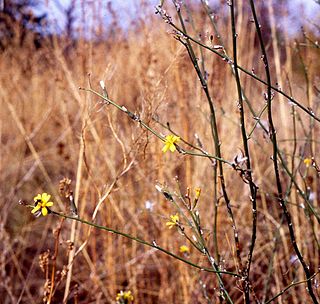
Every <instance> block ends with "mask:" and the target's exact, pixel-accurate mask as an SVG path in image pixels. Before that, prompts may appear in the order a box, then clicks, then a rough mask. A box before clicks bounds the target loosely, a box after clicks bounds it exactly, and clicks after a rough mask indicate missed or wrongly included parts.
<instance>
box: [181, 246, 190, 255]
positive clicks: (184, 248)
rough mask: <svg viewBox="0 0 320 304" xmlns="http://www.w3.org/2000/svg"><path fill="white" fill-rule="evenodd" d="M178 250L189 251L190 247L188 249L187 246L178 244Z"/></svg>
mask: <svg viewBox="0 0 320 304" xmlns="http://www.w3.org/2000/svg"><path fill="white" fill-rule="evenodd" d="M179 251H180V252H181V253H189V252H190V249H189V247H188V246H186V245H182V246H180V248H179Z"/></svg>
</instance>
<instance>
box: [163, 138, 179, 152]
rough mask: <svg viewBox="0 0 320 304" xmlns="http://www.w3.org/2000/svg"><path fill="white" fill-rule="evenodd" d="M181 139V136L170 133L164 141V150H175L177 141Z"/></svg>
mask: <svg viewBox="0 0 320 304" xmlns="http://www.w3.org/2000/svg"><path fill="white" fill-rule="evenodd" d="M179 140H180V137H179V136H175V135H168V136H166V139H165V141H164V143H165V145H164V147H163V148H162V152H164V153H165V152H167V151H168V150H170V151H171V152H174V151H176V150H177V148H176V145H175V144H176V143H178V142H179Z"/></svg>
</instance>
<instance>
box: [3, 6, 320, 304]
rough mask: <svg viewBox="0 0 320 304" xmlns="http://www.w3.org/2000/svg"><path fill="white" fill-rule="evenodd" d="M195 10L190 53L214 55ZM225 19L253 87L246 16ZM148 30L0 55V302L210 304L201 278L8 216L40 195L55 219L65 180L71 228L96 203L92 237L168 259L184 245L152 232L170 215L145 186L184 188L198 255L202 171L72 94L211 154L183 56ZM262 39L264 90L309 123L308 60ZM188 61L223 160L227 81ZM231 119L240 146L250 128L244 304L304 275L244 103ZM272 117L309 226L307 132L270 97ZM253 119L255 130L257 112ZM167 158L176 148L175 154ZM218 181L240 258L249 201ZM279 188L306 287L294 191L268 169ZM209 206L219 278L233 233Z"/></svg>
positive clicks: (309, 233) (260, 137)
mask: <svg viewBox="0 0 320 304" xmlns="http://www.w3.org/2000/svg"><path fill="white" fill-rule="evenodd" d="M168 6H169V4H168ZM223 7H225V5H224V4H223V5H221V7H217V11H216V12H217V17H219V16H220V19H218V20H217V24H218V28H219V29H220V30H221V37H222V38H223V40H224V42H225V46H226V50H227V51H228V53H229V55H230V56H232V41H231V39H232V35H231V28H230V17H229V15H228V13H227V14H226V15H225V17H223V16H224V15H223V14H222V13H221V15H219V9H221V10H222V8H223ZM269 9H270V8H269ZM169 10H170V9H169ZM199 10H201V11H202V10H203V8H201V9H200V8H194V11H193V16H194V18H195V25H196V27H197V28H199V29H201V33H202V39H203V41H204V43H205V44H206V45H220V42H219V41H218V39H217V37H216V36H215V35H214V33H213V30H212V28H211V27H210V23H209V19H208V16H206V15H205V14H203V13H202V15H201V14H200V13H199ZM238 12H239V13H238V15H237V24H236V25H237V32H238V37H239V38H238V60H239V62H238V64H239V65H240V66H243V67H245V68H247V69H248V70H251V69H254V72H255V74H256V75H259V77H261V78H263V79H264V66H263V63H262V61H261V60H260V56H261V52H260V49H259V43H258V42H257V38H256V29H255V27H254V25H253V24H252V23H251V22H250V21H249V20H250V19H251V15H250V12H249V11H247V8H242V7H238ZM145 14H146V13H145ZM174 14H175V13H174V11H172V15H173V16H175V15H174ZM265 14H266V15H264V18H263V19H262V21H261V23H262V30H263V28H264V23H263V22H267V21H268V20H271V19H270V14H272V10H271V11H270V10H269V11H268V12H266V11H265ZM146 15H147V14H146ZM151 15H152V13H150V16H151ZM148 18H149V19H148V20H147V21H146V20H141V21H140V22H139V23H138V22H137V23H136V24H135V27H134V30H128V31H127V32H125V31H121V29H120V26H119V27H117V29H118V31H119V35H117V36H113V37H110V40H108V41H103V40H101V39H99V40H98V39H97V40H94V39H92V40H90V39H87V38H86V37H79V38H78V39H77V40H76V41H75V40H73V41H72V42H70V41H68V39H67V38H62V37H50V39H49V38H48V43H47V45H45V44H42V45H43V46H42V47H41V48H39V49H37V50H36V48H35V46H34V44H33V43H32V41H26V42H25V43H24V44H23V45H22V46H17V45H15V46H14V47H10V46H7V47H6V48H5V49H4V50H3V51H2V53H1V54H0V69H1V73H0V104H1V110H0V138H1V151H0V155H1V157H0V165H1V174H0V183H1V187H0V188H1V189H0V191H1V200H0V206H1V217H0V224H1V229H0V240H1V241H0V248H1V252H2V254H1V258H0V261H1V262H0V267H1V272H0V281H2V283H1V284H0V298H1V299H2V301H3V302H2V303H40V302H41V301H42V299H43V298H44V299H45V300H44V302H45V303H47V302H50V301H51V303H62V301H63V299H64V298H67V299H68V303H114V302H115V297H116V294H117V293H118V292H119V291H120V290H129V289H130V290H131V291H132V293H133V295H134V297H135V303H144V304H147V303H218V302H219V299H220V301H222V299H221V297H219V286H218V282H217V279H216V276H215V274H213V273H208V272H205V271H201V270H199V269H196V268H193V267H191V266H189V265H186V264H184V263H182V262H179V261H177V260H175V259H173V258H171V257H169V256H166V255H165V254H163V253H161V252H158V251H157V250H156V249H154V248H149V247H145V246H143V245H141V244H138V243H136V242H133V241H131V240H128V239H126V238H124V237H120V236H117V235H114V234H112V233H108V232H105V231H102V230H96V229H92V227H90V228H88V226H86V225H82V224H81V223H76V222H72V221H70V220H63V219H59V218H58V217H55V216H47V217H46V218H39V219H34V218H33V216H32V215H31V214H30V212H29V209H26V208H23V207H22V206H19V204H18V202H19V200H21V199H22V200H24V201H26V202H32V200H33V197H34V196H35V195H36V194H37V193H41V192H48V193H50V194H51V195H52V197H53V200H54V202H55V206H54V207H53V208H52V209H53V210H56V211H61V212H65V208H66V207H65V206H67V205H68V200H67V199H66V198H64V197H63V196H61V195H60V194H59V181H60V180H61V179H62V178H64V177H67V178H70V179H71V180H72V183H71V189H72V191H73V194H74V197H75V201H76V204H77V207H78V214H79V216H80V217H81V218H83V219H86V220H91V219H92V217H93V212H94V211H95V208H96V206H97V205H98V204H99V203H100V204H101V205H100V207H99V210H98V212H97V214H96V216H95V218H94V222H95V223H96V224H99V225H103V226H107V227H112V228H113V229H116V230H119V231H123V232H126V233H129V234H131V235H134V236H138V237H139V238H141V239H144V240H146V241H148V242H152V241H153V240H155V241H156V243H157V244H158V245H159V246H161V247H162V248H165V249H168V250H169V251H172V252H175V253H176V254H177V255H181V256H183V255H182V254H181V253H179V247H180V246H181V245H184V244H187V241H186V239H185V237H184V236H183V235H181V234H180V233H178V231H177V230H176V229H168V228H167V227H166V225H165V223H166V222H167V221H168V218H169V216H170V215H171V214H175V213H176V209H175V208H174V206H173V205H172V204H171V203H170V202H169V201H168V200H166V199H165V197H164V196H163V195H162V194H161V193H159V192H158V191H157V190H156V189H155V185H156V184H157V183H161V184H162V185H165V186H166V188H167V189H169V190H168V191H170V192H171V193H179V192H181V193H182V194H183V195H184V194H185V193H186V192H187V188H188V187H189V188H190V193H191V194H192V195H194V189H195V188H196V187H201V196H200V200H199V203H198V210H199V213H200V216H201V223H202V229H203V230H204V237H205V239H206V241H207V245H208V248H209V249H210V250H211V251H212V254H213V255H214V253H215V248H214V240H213V218H214V210H215V209H214V200H213V197H214V196H213V191H214V190H213V189H214V188H213V182H212V181H213V165H212V163H211V162H210V161H209V160H208V159H207V158H203V157H192V156H190V155H183V154H179V153H177V152H175V153H169V152H167V153H165V154H164V153H163V152H162V151H161V149H162V146H163V142H162V141H161V140H159V139H158V138H156V137H155V136H154V135H153V134H152V133H150V132H148V131H147V130H146V129H144V128H142V127H141V126H140V125H139V124H138V123H135V122H133V121H132V120H131V119H129V118H128V117H127V116H126V115H124V114H123V113H121V112H119V111H118V110H117V109H116V108H114V107H112V106H111V105H109V106H107V105H104V104H102V103H101V98H99V97H97V96H96V95H94V94H92V93H90V92H86V91H83V90H79V87H83V88H88V87H90V86H92V88H93V89H94V90H95V91H97V92H100V93H101V88H100V86H99V81H100V80H103V81H104V82H105V84H106V87H107V90H108V96H109V97H110V98H111V99H112V100H113V101H115V102H117V103H118V104H119V105H121V106H122V105H123V106H125V107H126V108H127V109H129V110H130V111H132V112H135V113H138V114H139V115H140V117H141V119H143V120H144V121H145V122H146V123H147V124H148V125H150V126H151V127H152V128H154V129H155V130H157V131H158V132H159V133H161V134H163V135H167V134H169V133H170V132H169V131H168V130H166V128H164V127H163V126H161V125H160V124H159V123H158V122H157V121H159V122H161V123H163V124H166V123H167V122H169V123H170V128H171V129H172V130H174V132H176V133H177V134H179V136H181V137H182V138H183V139H185V140H187V141H188V142H190V143H193V144H194V145H197V140H196V138H195V134H197V135H198V136H199V138H200V140H201V142H202V144H203V147H204V149H205V150H206V151H208V152H209V153H210V154H212V155H214V154H215V150H214V145H213V140H212V136H211V130H210V123H209V107H208V105H207V102H206V98H205V94H204V93H203V90H202V87H201V84H200V82H199V81H198V78H197V75H196V73H195V71H194V68H193V66H192V63H191V62H190V60H189V57H188V54H187V52H186V50H185V48H184V46H183V45H182V44H181V43H179V41H177V40H176V39H174V35H175V34H172V33H171V31H172V28H170V27H169V26H168V25H167V24H165V23H164V22H163V20H162V19H161V18H160V17H159V16H153V17H148ZM283 18H285V16H283ZM174 20H175V21H176V20H177V19H176V18H174ZM306 26H307V25H306ZM268 28H269V29H270V31H271V32H270V37H269V38H268V37H265V39H266V40H267V41H266V42H267V44H266V45H267V52H268V54H270V55H269V64H270V67H271V72H272V80H273V85H276V84H275V83H276V82H278V84H279V85H280V86H281V89H282V90H283V91H285V92H286V93H287V94H288V95H290V96H292V97H293V98H294V99H295V100H297V101H299V102H300V103H301V104H302V105H304V106H305V107H307V108H310V109H313V111H314V113H315V115H316V116H319V111H318V107H319V89H320V87H319V48H315V47H313V46H312V45H311V42H310V41H309V40H308V39H306V36H305V37H304V36H303V35H302V34H300V33H296V34H295V37H292V36H289V35H288V33H287V32H286V30H285V28H284V29H282V30H281V31H280V30H279V29H278V28H275V24H272V22H271V21H270V23H268ZM168 30H169V32H168ZM273 30H274V31H273ZM277 31H278V32H277ZM191 33H193V36H196V35H195V32H192V31H191ZM211 35H213V38H212V40H211V37H210V36H211ZM306 35H307V36H308V37H311V36H312V35H315V34H311V33H309V32H306ZM276 37H280V38H281V40H277V39H276ZM49 40H50V41H49ZM315 40H316V39H314V38H312V41H315ZM194 49H195V50H196V51H197V53H199V58H200V52H199V49H198V46H196V45H194ZM203 52H204V58H205V65H206V70H207V72H208V75H209V76H208V87H209V89H210V93H211V95H212V98H213V101H214V105H215V108H216V116H217V124H218V130H219V135H220V142H221V150H222V156H223V159H225V160H228V161H230V162H233V161H234V159H235V157H236V156H237V155H242V152H241V151H243V146H242V141H241V132H240V131H241V130H240V128H239V109H238V105H237V99H238V95H237V90H236V82H235V80H234V77H233V75H232V73H231V69H230V64H228V63H227V62H226V61H224V60H222V59H221V58H219V57H218V56H216V55H215V54H213V53H212V52H209V51H207V50H203ZM88 74H90V75H88ZM317 77H318V78H317ZM241 81H242V85H243V88H244V90H245V94H246V96H247V98H248V100H250V103H251V105H252V107H253V108H254V110H255V112H256V113H260V112H261V111H262V109H263V107H264V105H265V103H266V100H265V97H264V93H265V92H266V86H265V85H263V84H261V83H258V82H257V81H254V80H253V79H252V78H251V77H249V76H247V75H245V74H243V73H242V74H241ZM245 113H246V128H247V133H248V134H249V133H250V132H251V131H252V133H250V134H251V136H250V140H249V147H250V153H251V162H252V172H253V179H254V182H255V184H256V185H257V186H258V187H259V190H258V195H257V206H258V207H257V208H258V228H257V241H256V245H255V250H254V255H253V262H252V266H251V274H250V282H251V284H252V286H251V287H252V292H251V294H252V299H254V296H256V297H257V298H258V299H260V301H266V300H268V299H271V298H272V297H273V296H275V295H276V294H278V293H279V292H280V291H281V290H282V289H284V288H285V287H286V286H287V285H289V284H291V282H299V281H303V280H305V273H304V272H303V268H302V266H301V264H300V263H299V261H297V260H296V254H295V252H294V250H293V248H292V243H291V241H290V236H289V232H288V227H287V224H286V221H285V220H284V219H283V218H282V214H283V212H282V209H281V208H280V206H279V203H278V201H277V189H276V184H275V177H274V170H273V163H272V160H271V159H270V157H271V155H272V144H271V142H270V138H269V137H268V135H267V134H265V132H264V131H263V129H262V128H261V127H260V126H259V125H257V124H256V121H257V119H256V118H254V117H253V115H252V114H251V113H250V112H249V111H248V107H247V105H245ZM273 115H274V122H275V127H276V130H277V137H278V145H279V149H280V150H281V151H282V152H281V153H282V155H283V158H284V160H285V162H286V164H287V165H288V167H289V168H290V170H292V165H293V166H294V170H293V171H294V174H295V180H296V181H297V183H298V184H299V185H300V187H301V189H303V190H304V191H306V192H308V191H309V192H310V193H312V200H311V203H312V204H313V206H314V207H315V210H316V212H317V213H318V212H319V206H318V195H319V193H318V191H317V189H318V188H319V178H318V172H317V170H316V169H315V168H314V167H313V166H310V167H309V168H306V166H305V164H304V163H303V160H304V159H305V158H311V157H314V165H315V166H317V163H318V161H319V158H318V155H317V151H318V149H319V143H318V141H317V138H318V135H319V133H318V132H319V127H318V126H319V123H318V122H317V121H315V120H313V119H311V118H310V116H309V115H308V114H307V113H305V112H304V111H302V110H300V109H299V108H298V107H296V106H292V104H291V103H289V102H288V100H287V99H286V98H285V97H283V96H282V95H280V94H278V93H275V96H274V99H273ZM293 119H294V120H295V122H294V124H295V125H293ZM261 121H262V123H263V124H265V125H266V126H267V127H268V122H267V115H266V112H264V113H263V114H262V116H261ZM181 147H186V146H185V145H184V144H183V143H181ZM224 169H225V181H226V186H227V189H228V194H229V197H230V200H231V206H232V209H233V213H234V217H235V222H236V224H237V229H238V232H239V238H240V244H241V247H240V250H241V257H242V258H243V260H244V261H245V259H246V256H247V254H248V248H249V245H250V239H251V233H252V231H251V226H252V211H251V209H252V207H251V203H250V198H249V196H250V192H249V188H248V186H247V184H246V183H244V179H243V177H242V176H241V175H239V174H238V173H237V172H236V171H235V170H234V169H233V168H232V167H230V166H228V165H224ZM280 176H281V179H282V184H283V189H284V193H285V194H287V197H288V203H287V207H288V209H289V211H290V213H291V216H292V221H293V225H294V229H295V233H296V241H297V244H298V246H299V248H300V251H301V252H302V254H303V257H304V258H305V260H306V262H307V263H308V265H310V271H311V273H312V274H313V273H315V272H317V271H318V268H319V261H320V260H319V243H317V241H318V239H319V237H320V235H319V233H320V231H319V228H320V227H319V224H318V222H317V221H316V218H315V217H314V216H313V215H312V214H311V213H310V210H309V209H308V207H307V206H306V204H305V203H304V201H303V199H302V198H301V196H300V195H299V193H298V192H297V188H296V187H295V186H291V185H290V178H289V177H288V175H287V174H286V172H285V170H283V168H282V167H281V170H280ZM286 191H288V193H286ZM220 195H221V194H220V188H219V193H218V196H219V197H220ZM147 202H148V203H147ZM218 203H219V207H218V211H219V213H218V228H217V239H218V244H219V254H220V260H219V266H220V268H221V269H225V270H228V271H232V272H237V271H238V269H237V262H236V255H235V244H234V237H233V231H232V228H231V224H230V220H229V217H228V213H227V209H226V208H225V202H224V199H220V200H219V201H218ZM150 206H151V207H150ZM79 248H80V250H79ZM74 254H76V256H75V258H74V260H72V257H73V255H74ZM53 258H54V259H53ZM188 259H190V260H192V261H193V262H194V263H196V264H200V265H203V266H205V267H209V263H208V261H207V259H206V257H205V256H203V255H202V254H201V253H199V252H198V251H197V250H196V249H194V248H191V252H190V255H189V256H188ZM39 261H40V265H39ZM71 261H73V262H72V267H71V264H70V262H71ZM68 265H69V268H68V267H67V266H68ZM40 266H41V267H40ZM52 273H54V279H52V278H53V277H52ZM223 278H224V283H225V287H226V289H227V290H228V292H229V294H230V296H231V298H232V299H233V301H234V303H242V302H243V296H242V286H241V283H240V282H239V280H237V279H236V278H234V277H232V276H223ZM268 280H269V283H268V284H267V281H268ZM317 280H319V278H318V276H317V277H316V280H313V281H312V284H313V287H314V290H315V293H316V294H317V295H318V297H319V289H318V284H317V283H316V282H317ZM52 282H54V288H53V289H51V286H52ZM50 284H51V285H50ZM68 286H69V287H68ZM53 290H54V294H53V293H52V291H53ZM66 292H67V294H66V295H65V293H66ZM44 294H45V296H44ZM207 297H208V298H209V299H210V300H211V301H212V302H208V299H207ZM222 302H223V301H222ZM309 302H310V303H311V300H310V298H309V296H308V293H307V291H306V285H305V284H304V283H303V284H298V285H296V286H293V287H292V288H290V289H289V290H287V291H286V292H285V293H284V295H283V296H281V297H279V298H277V299H276V300H275V301H274V303H295V304H297V303H309Z"/></svg>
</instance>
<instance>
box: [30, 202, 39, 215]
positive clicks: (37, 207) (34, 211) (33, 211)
mask: <svg viewBox="0 0 320 304" xmlns="http://www.w3.org/2000/svg"><path fill="white" fill-rule="evenodd" d="M39 209H41V204H37V206H35V207H34V208H33V209H32V210H31V213H36V212H37V211H38V210H39Z"/></svg>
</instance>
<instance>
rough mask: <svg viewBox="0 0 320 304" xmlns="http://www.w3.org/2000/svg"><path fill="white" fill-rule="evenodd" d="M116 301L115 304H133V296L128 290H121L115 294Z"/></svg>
mask: <svg viewBox="0 0 320 304" xmlns="http://www.w3.org/2000/svg"><path fill="white" fill-rule="evenodd" d="M116 301H117V303H126V304H129V303H132V302H133V295H132V293H131V291H130V290H128V291H122V290H121V291H120V292H119V293H118V294H117V297H116Z"/></svg>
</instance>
